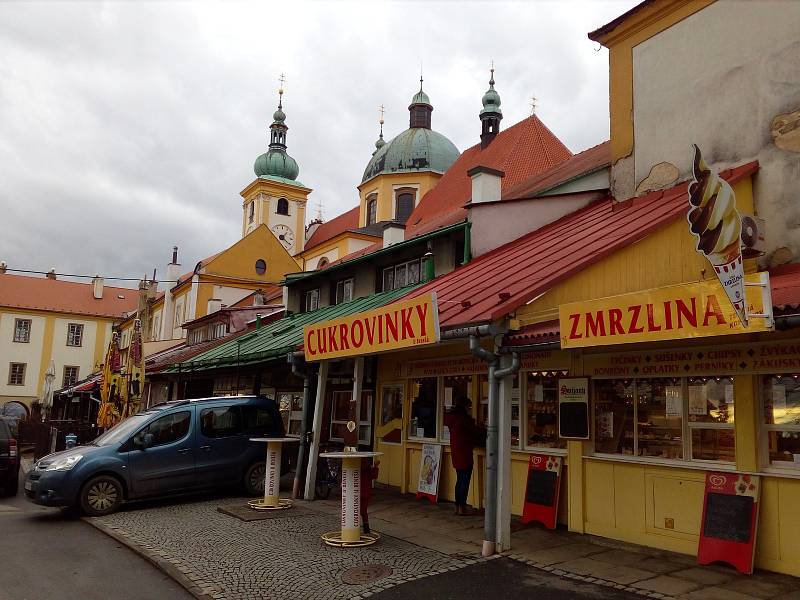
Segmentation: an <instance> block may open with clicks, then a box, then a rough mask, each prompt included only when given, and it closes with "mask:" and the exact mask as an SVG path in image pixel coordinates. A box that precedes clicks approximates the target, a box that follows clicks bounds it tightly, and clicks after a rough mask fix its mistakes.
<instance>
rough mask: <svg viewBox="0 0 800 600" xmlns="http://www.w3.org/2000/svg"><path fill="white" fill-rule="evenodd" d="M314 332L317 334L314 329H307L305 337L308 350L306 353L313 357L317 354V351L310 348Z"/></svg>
mask: <svg viewBox="0 0 800 600" xmlns="http://www.w3.org/2000/svg"><path fill="white" fill-rule="evenodd" d="M316 332H317V330H316V329H309V330H308V337H306V349H307V350H308V353H309V354H310V355H311V356H314V355H316V353H317V351H316V350H314V349H313V347H312V346H311V336H312V335H313V334H314V333H316Z"/></svg>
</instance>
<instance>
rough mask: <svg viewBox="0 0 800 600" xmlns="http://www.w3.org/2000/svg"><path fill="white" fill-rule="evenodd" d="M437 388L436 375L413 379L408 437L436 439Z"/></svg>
mask: <svg viewBox="0 0 800 600" xmlns="http://www.w3.org/2000/svg"><path fill="white" fill-rule="evenodd" d="M437 389H438V380H437V378H436V377H424V378H420V379H412V380H411V398H412V400H411V420H410V421H409V425H408V437H410V438H417V439H434V440H435V439H436V435H437V424H438V416H439V410H438V408H437V398H438V394H437Z"/></svg>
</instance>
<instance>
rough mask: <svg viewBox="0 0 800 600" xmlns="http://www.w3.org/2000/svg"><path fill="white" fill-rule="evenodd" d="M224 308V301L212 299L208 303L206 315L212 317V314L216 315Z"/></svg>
mask: <svg viewBox="0 0 800 600" xmlns="http://www.w3.org/2000/svg"><path fill="white" fill-rule="evenodd" d="M221 308H222V300H220V299H219V298H211V299H210V300H209V301H208V307H207V309H206V314H207V315H210V314H211V313H215V312H217V311H218V310H220V309H221Z"/></svg>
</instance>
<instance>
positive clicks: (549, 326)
mask: <svg viewBox="0 0 800 600" xmlns="http://www.w3.org/2000/svg"><path fill="white" fill-rule="evenodd" d="M559 340H560V337H559V330H558V321H546V322H544V323H535V324H534V325H526V326H525V327H523V328H522V329H520V330H519V331H514V332H513V333H509V334H508V335H507V336H506V340H505V345H506V346H529V345H533V344H547V343H551V342H558V341H559Z"/></svg>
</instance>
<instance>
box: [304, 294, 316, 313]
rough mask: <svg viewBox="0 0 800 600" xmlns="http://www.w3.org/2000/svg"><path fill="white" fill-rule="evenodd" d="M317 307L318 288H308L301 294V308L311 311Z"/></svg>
mask: <svg viewBox="0 0 800 600" xmlns="http://www.w3.org/2000/svg"><path fill="white" fill-rule="evenodd" d="M318 308H319V289H316V290H308V291H307V292H306V293H305V294H304V296H303V310H304V311H305V312H311V311H313V310H317V309H318Z"/></svg>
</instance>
